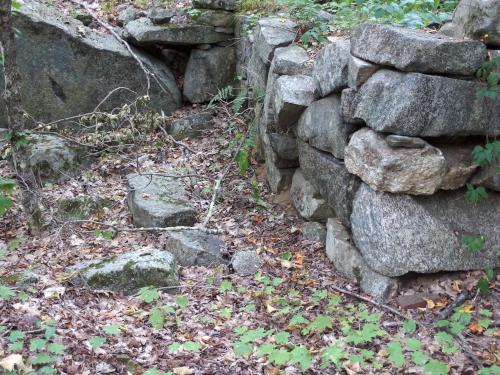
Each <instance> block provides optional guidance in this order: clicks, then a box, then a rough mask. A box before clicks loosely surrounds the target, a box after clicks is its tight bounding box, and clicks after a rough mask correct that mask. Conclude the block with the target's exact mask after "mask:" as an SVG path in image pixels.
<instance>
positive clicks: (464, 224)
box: [351, 184, 500, 276]
mask: <svg viewBox="0 0 500 375" xmlns="http://www.w3.org/2000/svg"><path fill="white" fill-rule="evenodd" d="M499 212H500V196H499V195H498V194H497V193H490V196H489V198H488V199H485V200H482V201H480V202H478V203H471V202H469V201H468V200H467V199H466V198H465V194H464V191H463V190H454V191H439V192H437V193H435V194H433V195H430V196H418V197H417V196H410V195H404V194H391V193H383V192H377V191H374V190H372V189H371V188H370V187H369V186H368V185H365V184H362V185H361V187H360V188H359V190H358V192H357V193H356V196H355V198H354V204H353V211H352V216H351V221H352V234H353V240H354V243H355V244H356V247H357V248H358V249H359V251H360V252H361V254H362V255H363V258H364V259H365V260H366V262H367V264H368V265H369V266H370V268H372V269H373V270H375V271H377V272H379V273H381V274H383V275H386V276H401V275H404V274H406V273H409V272H417V273H433V272H439V271H463V270H479V269H484V268H496V267H499V266H500V259H499V257H498V244H499V243H500V231H498V213H499ZM367 213H369V214H367ZM465 235H482V236H484V239H485V243H484V247H483V249H482V250H480V251H476V252H471V251H470V250H469V249H468V248H467V247H466V246H465V245H464V244H463V238H464V236H465Z"/></svg>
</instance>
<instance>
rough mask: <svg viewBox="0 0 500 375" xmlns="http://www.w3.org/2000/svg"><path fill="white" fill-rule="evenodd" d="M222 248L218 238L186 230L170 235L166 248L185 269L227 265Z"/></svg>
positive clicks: (166, 241)
mask: <svg viewBox="0 0 500 375" xmlns="http://www.w3.org/2000/svg"><path fill="white" fill-rule="evenodd" d="M222 246H223V243H222V241H221V240H220V239H219V238H218V237H217V236H214V235H212V234H207V233H204V232H201V231H198V230H184V231H180V232H171V233H169V236H168V238H167V239H166V240H165V247H164V248H165V250H167V251H169V252H170V253H172V254H173V255H174V256H175V259H177V262H178V263H179V264H180V265H181V266H183V267H191V266H202V267H213V266H218V265H220V264H225V263H226V261H225V260H224V258H223V257H222V253H221V248H222Z"/></svg>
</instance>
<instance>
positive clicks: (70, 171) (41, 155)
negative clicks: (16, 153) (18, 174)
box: [26, 134, 85, 182]
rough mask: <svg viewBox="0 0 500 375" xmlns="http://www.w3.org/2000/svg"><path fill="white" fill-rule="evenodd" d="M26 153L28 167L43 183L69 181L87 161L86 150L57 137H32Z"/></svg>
mask: <svg viewBox="0 0 500 375" xmlns="http://www.w3.org/2000/svg"><path fill="white" fill-rule="evenodd" d="M26 152H27V156H28V158H27V164H28V165H27V167H28V168H30V169H32V170H33V172H34V174H35V176H36V178H37V179H40V180H41V181H43V182H45V181H47V182H56V181H61V180H65V179H68V178H70V177H71V176H74V175H75V174H76V173H77V172H78V171H79V170H80V166H81V164H82V163H83V162H84V161H85V160H84V152H85V150H84V149H82V148H81V147H80V146H77V145H75V144H72V143H70V142H69V141H67V140H65V139H64V138H61V137H58V136H56V135H47V134H32V135H30V136H29V137H28V146H27V148H26Z"/></svg>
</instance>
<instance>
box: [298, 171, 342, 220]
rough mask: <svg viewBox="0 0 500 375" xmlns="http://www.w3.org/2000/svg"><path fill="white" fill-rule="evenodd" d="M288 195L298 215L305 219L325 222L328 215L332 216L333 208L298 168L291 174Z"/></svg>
mask: <svg viewBox="0 0 500 375" xmlns="http://www.w3.org/2000/svg"><path fill="white" fill-rule="evenodd" d="M290 195H291V196H292V202H293V205H294V206H295V208H296V209H297V211H298V212H299V214H300V216H302V217H303V218H304V219H306V220H310V221H319V222H326V220H327V219H328V218H329V217H332V216H334V212H333V210H332V209H331V208H330V206H328V204H327V203H326V201H325V200H324V199H323V197H322V196H321V194H320V193H319V191H318V190H317V189H316V188H315V187H314V186H313V185H312V184H311V183H310V182H309V181H307V180H306V179H305V177H304V175H303V174H302V170H300V169H297V170H296V171H295V174H294V175H293V179H292V187H291V189H290Z"/></svg>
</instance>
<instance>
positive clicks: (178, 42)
mask: <svg viewBox="0 0 500 375" xmlns="http://www.w3.org/2000/svg"><path fill="white" fill-rule="evenodd" d="M193 7H194V8H193V9H191V10H189V11H188V10H187V9H175V10H167V9H163V8H153V9H151V10H149V11H148V12H147V13H146V14H145V15H144V17H140V18H137V19H134V18H135V17H133V16H131V17H130V16H129V17H128V18H126V17H125V16H126V15H125V14H124V15H123V17H122V18H123V19H124V21H123V23H124V27H125V34H126V37H127V39H128V40H129V41H130V42H131V43H132V44H134V45H136V46H139V47H151V46H156V47H159V48H162V49H164V48H165V49H168V48H172V47H181V48H188V49H189V50H190V53H189V60H188V62H187V67H186V69H185V72H184V87H183V95H184V98H185V99H187V100H188V101H189V102H191V103H205V102H208V101H210V99H212V97H213V96H214V95H216V94H217V93H218V90H220V89H222V88H224V87H227V86H228V85H230V84H232V83H233V81H234V79H235V75H236V50H235V48H234V47H233V44H234V39H235V35H234V31H235V16H234V11H235V10H236V7H237V4H236V0H193ZM186 18H187V20H188V21H186Z"/></svg>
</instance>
